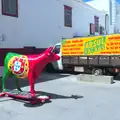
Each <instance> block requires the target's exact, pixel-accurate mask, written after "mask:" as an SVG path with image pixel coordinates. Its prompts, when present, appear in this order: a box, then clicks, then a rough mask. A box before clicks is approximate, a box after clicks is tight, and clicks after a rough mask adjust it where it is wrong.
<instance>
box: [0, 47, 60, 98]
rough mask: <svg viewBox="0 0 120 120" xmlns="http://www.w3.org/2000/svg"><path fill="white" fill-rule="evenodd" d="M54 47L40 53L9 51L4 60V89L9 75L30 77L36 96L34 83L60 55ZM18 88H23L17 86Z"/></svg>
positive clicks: (32, 94) (31, 89)
mask: <svg viewBox="0 0 120 120" xmlns="http://www.w3.org/2000/svg"><path fill="white" fill-rule="evenodd" d="M53 48H54V47H49V48H48V49H46V50H45V51H44V52H43V53H41V54H38V55H21V54H17V53H8V54H7V55H6V57H5V60H4V74H3V77H2V90H3V92H5V91H6V89H5V80H6V79H7V78H8V77H9V76H12V77H15V78H21V79H23V78H28V80H29V84H30V94H31V96H32V97H35V90H34V84H35V81H36V79H37V78H38V77H39V75H40V73H41V72H42V70H43V69H44V68H45V66H46V65H47V64H48V63H51V62H53V61H57V60H59V59H60V57H59V56H58V55H57V54H55V53H54V52H53ZM17 89H19V90H21V89H20V87H18V86H17Z"/></svg>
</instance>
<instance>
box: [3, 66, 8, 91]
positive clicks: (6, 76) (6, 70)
mask: <svg viewBox="0 0 120 120" xmlns="http://www.w3.org/2000/svg"><path fill="white" fill-rule="evenodd" d="M9 75H10V71H9V70H8V68H7V66H4V73H3V76H2V91H3V92H4V91H6V89H5V80H6V79H7V78H8V76H9Z"/></svg>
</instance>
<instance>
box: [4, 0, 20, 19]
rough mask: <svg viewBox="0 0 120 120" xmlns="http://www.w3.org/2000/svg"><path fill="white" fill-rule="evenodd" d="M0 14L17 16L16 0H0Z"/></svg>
mask: <svg viewBox="0 0 120 120" xmlns="http://www.w3.org/2000/svg"><path fill="white" fill-rule="evenodd" d="M2 15H7V16H13V17H18V0H2Z"/></svg>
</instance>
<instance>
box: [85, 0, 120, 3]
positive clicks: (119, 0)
mask: <svg viewBox="0 0 120 120" xmlns="http://www.w3.org/2000/svg"><path fill="white" fill-rule="evenodd" d="M84 1H85V2H86V1H91V0H84ZM116 1H117V2H118V3H120V0H116Z"/></svg>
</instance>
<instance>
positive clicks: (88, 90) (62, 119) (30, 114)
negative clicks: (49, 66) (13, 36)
mask: <svg viewBox="0 0 120 120" xmlns="http://www.w3.org/2000/svg"><path fill="white" fill-rule="evenodd" d="M12 82H13V81H12V80H9V82H8V83H7V86H8V87H9V88H14V89H15V87H14V86H9V85H8V84H10V83H12ZM21 86H22V87H23V88H22V89H23V90H28V89H29V88H28V87H27V86H28V82H27V81H21ZM35 88H36V90H37V91H39V92H41V93H42V94H45V95H50V96H51V97H52V99H51V102H50V103H46V104H43V105H40V104H39V105H37V106H29V105H28V104H26V103H25V102H23V101H15V100H12V99H10V98H1V99H0V119H1V120H22V119H23V120H25V119H29V120H33V119H36V120H38V119H42V120H56V119H57V120H120V114H119V113H120V112H119V111H120V82H119V81H115V84H112V85H104V84H91V83H80V82H78V81H75V80H74V75H69V74H62V73H61V74H59V73H55V74H47V73H44V74H42V76H41V77H40V79H39V80H38V81H37V83H36V87H35Z"/></svg>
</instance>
